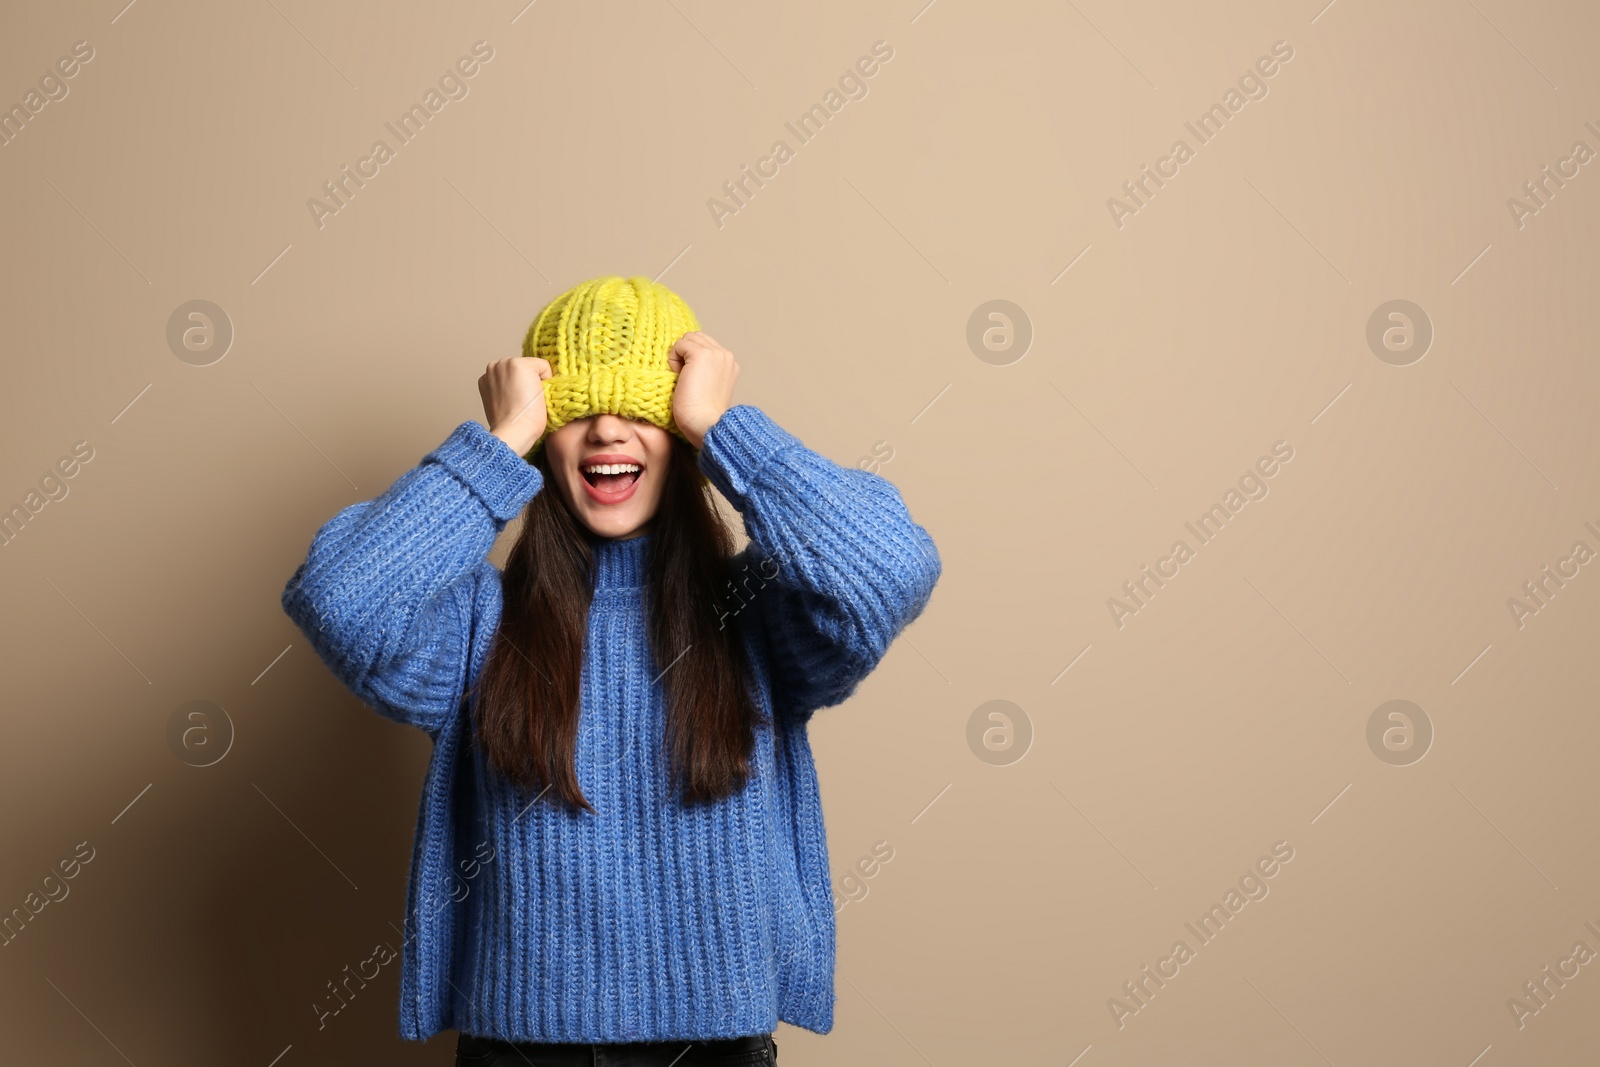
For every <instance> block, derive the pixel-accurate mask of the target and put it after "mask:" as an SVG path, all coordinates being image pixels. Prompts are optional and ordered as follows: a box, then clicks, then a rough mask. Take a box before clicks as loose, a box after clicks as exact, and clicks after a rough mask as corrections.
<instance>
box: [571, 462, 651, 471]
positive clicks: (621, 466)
mask: <svg viewBox="0 0 1600 1067" xmlns="http://www.w3.org/2000/svg"><path fill="white" fill-rule="evenodd" d="M638 470H639V465H638V464H637V463H587V464H584V467H583V472H584V473H585V474H629V473H637V472H638Z"/></svg>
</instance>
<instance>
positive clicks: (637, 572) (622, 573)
mask: <svg viewBox="0 0 1600 1067" xmlns="http://www.w3.org/2000/svg"><path fill="white" fill-rule="evenodd" d="M589 545H590V549H591V551H592V552H593V553H594V587H595V589H597V590H599V589H636V588H639V587H641V586H643V585H644V584H645V579H646V577H647V576H648V575H649V573H650V534H648V533H643V534H639V535H638V536H637V537H630V538H627V539H626V540H618V539H616V538H614V537H594V536H591V537H590V538H589Z"/></svg>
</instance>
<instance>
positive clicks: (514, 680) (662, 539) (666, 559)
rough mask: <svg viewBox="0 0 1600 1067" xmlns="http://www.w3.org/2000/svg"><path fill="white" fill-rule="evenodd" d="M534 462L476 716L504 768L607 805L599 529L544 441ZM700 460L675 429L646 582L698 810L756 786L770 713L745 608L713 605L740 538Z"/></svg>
mask: <svg viewBox="0 0 1600 1067" xmlns="http://www.w3.org/2000/svg"><path fill="white" fill-rule="evenodd" d="M532 458H533V463H534V465H535V466H536V467H538V468H539V472H540V473H541V474H543V475H544V486H543V487H542V488H541V489H540V490H539V492H538V493H537V494H535V495H534V497H533V499H532V500H530V501H529V502H528V506H527V507H526V508H525V509H524V511H523V525H522V531H521V534H520V535H519V536H518V538H517V541H516V544H515V545H514V546H513V547H512V549H511V555H510V557H509V558H508V559H507V561H506V568H505V572H504V575H503V578H502V583H501V586H502V589H503V598H502V599H503V602H504V608H503V610H502V613H501V618H500V629H499V631H498V632H497V633H496V635H495V641H494V646H493V648H492V649H491V650H490V652H489V657H488V659H487V660H486V662H485V663H484V666H483V670H482V672H481V673H480V674H479V677H478V679H477V682H476V683H475V688H476V690H477V700H476V711H475V716H474V725H475V727H476V729H477V734H478V741H479V743H480V744H481V745H482V746H483V749H484V753H485V755H486V756H487V758H488V762H489V765H490V767H491V770H492V771H495V772H498V773H499V774H501V775H503V776H504V777H505V778H507V779H509V780H510V781H512V782H513V783H515V784H516V785H517V786H519V787H521V788H523V789H526V790H527V791H529V792H530V793H534V792H538V793H539V794H540V795H543V793H544V792H545V791H546V790H548V791H550V792H552V793H554V794H556V795H557V796H559V797H560V798H562V799H563V800H564V801H565V802H566V803H567V804H568V805H570V806H572V807H576V808H582V809H584V810H587V811H590V812H593V811H594V807H593V806H592V805H591V804H590V803H589V801H588V799H587V798H586V797H585V796H584V795H583V790H582V788H581V787H580V786H579V784H578V777H577V768H576V755H577V739H578V716H579V696H580V689H581V682H582V675H583V645H584V638H585V634H586V632H587V626H588V616H589V606H590V604H591V602H592V600H593V596H594V571H593V566H594V542H595V541H596V540H597V535H595V534H593V533H591V532H590V531H589V530H588V529H587V528H585V527H584V526H583V525H582V524H581V523H580V522H579V521H578V520H577V519H576V518H575V517H574V516H573V514H572V512H571V511H570V510H568V508H567V505H566V502H565V501H564V500H563V499H562V498H561V494H560V491H559V489H558V488H557V487H556V485H555V484H554V483H555V479H554V478H553V477H552V476H551V472H550V466H549V458H548V449H546V448H545V447H543V445H542V444H541V445H540V447H539V448H538V449H537V450H536V451H535V452H534V454H533V457H532ZM695 461H696V454H695V451H694V449H693V447H692V446H691V445H690V444H689V443H688V442H687V441H685V440H683V439H682V438H680V437H678V436H677V435H673V437H672V458H671V460H670V461H669V462H668V463H667V465H666V466H667V470H666V475H665V482H664V484H663V486H662V493H661V500H660V504H659V505H658V507H657V510H656V513H655V515H654V516H653V518H652V519H651V523H650V527H649V531H650V545H649V551H648V553H647V565H648V569H649V573H648V577H647V578H646V582H645V585H646V595H647V597H648V600H649V604H648V608H647V610H648V613H649V636H650V650H651V654H652V656H653V657H654V659H655V665H654V667H653V668H652V670H651V674H652V676H653V677H658V678H660V680H661V681H662V684H663V686H664V688H665V690H666V695H667V722H666V745H665V748H666V753H667V755H668V757H669V758H670V766H671V770H672V774H673V776H674V780H675V781H677V782H678V783H679V784H680V787H681V788H680V797H681V799H682V802H683V803H684V804H686V805H692V804H696V803H711V802H714V801H716V800H719V799H721V798H723V797H725V796H729V795H731V794H733V793H737V792H739V791H740V790H742V789H743V788H744V787H745V785H746V782H747V780H748V776H749V774H750V773H751V766H750V759H751V756H752V754H753V753H754V751H755V735H754V726H755V723H756V722H758V721H759V722H770V720H769V719H768V718H767V717H766V716H764V715H763V714H762V713H761V712H760V711H759V709H758V708H757V706H756V703H755V700H754V698H753V696H752V689H751V683H750V680H751V668H750V663H749V657H748V655H747V654H746V650H745V648H744V645H743V642H742V640H741V629H742V627H741V626H740V625H738V615H742V614H743V613H742V612H741V613H738V615H735V616H734V619H733V624H729V625H724V624H723V622H722V621H720V620H719V619H718V618H717V614H718V613H717V612H716V611H715V610H714V607H713V605H714V604H715V603H716V602H717V599H718V597H719V596H721V595H722V593H723V590H724V589H725V588H726V587H728V585H729V582H730V579H731V569H732V568H731V566H730V563H729V560H730V558H731V556H732V549H733V536H732V534H731V532H730V531H729V529H728V527H727V525H726V524H725V523H724V522H723V520H722V518H721V516H720V515H719V514H718V513H717V511H716V509H715V507H714V506H713V504H712V500H711V496H710V493H711V487H710V483H709V482H708V481H707V480H706V479H705V478H704V476H703V475H702V474H701V473H700V471H699V469H698V466H697V465H696V462H695Z"/></svg>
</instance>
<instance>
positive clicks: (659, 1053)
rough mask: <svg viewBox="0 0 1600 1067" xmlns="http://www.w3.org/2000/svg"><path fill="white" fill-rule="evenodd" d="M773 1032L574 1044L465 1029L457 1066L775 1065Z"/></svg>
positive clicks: (649, 1066) (688, 1066)
mask: <svg viewBox="0 0 1600 1067" xmlns="http://www.w3.org/2000/svg"><path fill="white" fill-rule="evenodd" d="M777 1062H778V1043H777V1042H776V1041H775V1040H773V1038H772V1035H771V1034H751V1035H749V1036H747V1037H732V1038H724V1039H721V1040H713V1041H639V1042H634V1043H632V1044H615V1045H574V1044H550V1043H529V1042H525V1041H517V1042H512V1041H500V1040H498V1039H496V1038H491V1037H477V1036H474V1035H472V1034H462V1035H461V1037H460V1039H459V1040H458V1041H457V1042H456V1067H776V1065H777Z"/></svg>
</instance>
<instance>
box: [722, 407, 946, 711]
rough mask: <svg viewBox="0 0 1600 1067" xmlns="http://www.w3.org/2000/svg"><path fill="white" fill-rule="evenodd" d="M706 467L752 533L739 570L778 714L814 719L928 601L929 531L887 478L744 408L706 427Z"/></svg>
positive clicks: (932, 577) (935, 571)
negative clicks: (763, 641)
mask: <svg viewBox="0 0 1600 1067" xmlns="http://www.w3.org/2000/svg"><path fill="white" fill-rule="evenodd" d="M699 466H700V469H701V471H702V472H704V473H705V475H706V477H707V478H709V479H710V480H711V482H712V484H713V485H715V486H716V487H717V489H718V491H720V492H721V493H722V495H723V496H725V497H727V498H728V502H729V503H731V504H732V505H733V506H734V507H735V508H736V509H737V510H738V511H739V513H740V515H741V516H742V517H743V518H744V523H745V528H746V530H747V531H748V532H749V535H750V542H751V543H750V546H749V547H748V548H747V549H745V551H744V552H742V553H741V554H740V556H741V558H740V559H737V560H735V563H734V568H735V574H736V576H738V577H737V579H736V580H738V581H740V583H741V584H740V590H739V595H740V599H741V600H745V603H746V604H747V606H748V609H749V610H750V611H751V612H752V614H753V615H754V616H755V617H756V619H757V620H758V621H759V623H760V625H761V626H762V628H763V629H764V631H765V633H766V637H767V646H768V649H769V652H770V655H771V668H772V682H773V693H772V699H773V705H774V711H775V712H777V713H778V714H780V715H788V716H796V717H799V718H801V719H806V718H809V717H810V715H811V714H812V713H813V712H815V711H817V710H819V709H821V708H826V707H831V706H833V705H835V704H839V703H841V702H843V701H844V700H845V699H846V698H848V697H849V696H850V695H851V694H852V693H854V692H855V690H856V688H857V687H858V686H859V685H860V683H861V681H862V679H864V678H865V677H866V676H867V675H868V674H869V673H871V671H872V670H873V668H875V667H876V666H877V665H878V662H879V661H880V660H881V659H882V658H883V655H884V653H885V652H887V651H888V648H889V644H890V642H892V641H893V640H894V639H895V637H896V636H898V635H899V633H900V632H901V631H902V630H903V629H905V627H906V626H907V625H909V624H910V623H911V622H912V620H914V619H915V618H916V617H917V616H918V615H920V614H922V611H923V609H924V608H925V607H926V606H927V603H928V600H929V598H930V597H931V596H932V594H933V587H934V584H935V583H936V582H937V581H938V580H939V575H940V572H941V569H942V566H941V561H940V559H939V553H938V550H937V549H936V548H935V547H934V544H933V539H932V538H931V537H929V536H928V532H927V531H926V530H924V529H923V528H922V527H921V526H919V525H918V524H917V523H915V522H914V521H912V519H911V516H910V514H909V513H908V512H907V510H906V506H905V503H904V501H903V500H902V499H901V497H900V492H899V490H897V489H896V488H895V487H894V485H893V484H891V483H890V482H889V481H888V480H887V479H885V478H883V477H881V476H879V475H877V474H872V473H870V472H868V471H864V470H859V469H855V468H848V467H841V466H839V465H838V464H836V463H834V462H832V461H831V460H829V459H827V458H825V457H823V456H821V455H819V454H817V453H816V452H813V451H811V450H810V449H808V448H806V447H805V445H803V444H802V443H801V442H800V440H799V439H798V438H796V437H795V436H794V435H793V434H790V433H788V432H787V431H785V430H784V429H783V428H781V427H780V426H778V425H777V423H775V422H773V421H772V419H771V418H770V417H769V416H767V415H766V414H765V413H764V412H762V411H761V410H760V409H759V408H755V407H752V406H750V405H748V404H737V405H735V406H733V407H731V408H729V409H728V410H727V411H725V412H724V413H723V414H722V416H721V417H720V418H719V419H718V420H717V421H716V423H715V424H713V425H712V427H711V428H710V429H709V430H708V431H706V434H705V439H704V441H702V443H701V451H700V459H699ZM746 565H748V566H746ZM741 571H743V573H742V574H741V573H740V572H741ZM738 610H739V611H740V612H743V611H744V610H745V608H744V607H740V608H739V609H738Z"/></svg>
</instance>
